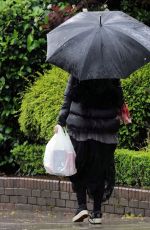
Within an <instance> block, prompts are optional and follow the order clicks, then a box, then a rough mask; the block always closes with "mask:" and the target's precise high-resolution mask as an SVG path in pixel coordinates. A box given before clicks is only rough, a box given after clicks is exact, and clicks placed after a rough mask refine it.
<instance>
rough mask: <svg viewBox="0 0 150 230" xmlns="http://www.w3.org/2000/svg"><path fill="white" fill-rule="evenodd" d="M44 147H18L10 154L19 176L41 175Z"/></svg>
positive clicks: (25, 145)
mask: <svg viewBox="0 0 150 230" xmlns="http://www.w3.org/2000/svg"><path fill="white" fill-rule="evenodd" d="M44 150H45V146H42V145H28V144H27V143H25V144H23V145H18V146H17V147H15V148H14V149H13V150H11V152H12V156H13V158H14V162H15V164H17V165H18V167H19V169H18V171H17V172H18V174H19V175H28V176H29V175H30V176H33V175H43V174H45V169H44V167H43V156H44Z"/></svg>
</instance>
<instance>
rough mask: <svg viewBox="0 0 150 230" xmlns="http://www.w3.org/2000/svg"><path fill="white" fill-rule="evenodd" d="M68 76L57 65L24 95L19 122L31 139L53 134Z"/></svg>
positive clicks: (39, 138)
mask: <svg viewBox="0 0 150 230" xmlns="http://www.w3.org/2000/svg"><path fill="white" fill-rule="evenodd" d="M67 77H68V74H67V73H66V72H65V71H63V70H61V69H59V68H56V67H55V68H53V69H52V70H50V71H49V72H47V73H45V75H44V76H41V77H40V78H39V79H38V80H37V81H36V82H35V84H34V85H33V86H32V87H31V88H29V89H28V91H27V92H26V94H25V95H24V98H23V101H22V105H21V115H20V118H19V123H20V127H21V131H23V132H24V134H25V135H26V136H27V137H28V138H29V139H30V141H33V142H36V141H37V142H39V141H42V140H43V141H44V140H48V139H49V138H50V137H51V136H52V134H53V128H54V125H55V124H56V117H57V115H58V113H59V110H60V105H61V104H62V101H63V92H64V89H65V85H66V81H67Z"/></svg>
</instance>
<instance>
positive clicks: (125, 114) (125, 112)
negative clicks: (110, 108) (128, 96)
mask: <svg viewBox="0 0 150 230" xmlns="http://www.w3.org/2000/svg"><path fill="white" fill-rule="evenodd" d="M119 115H120V118H121V120H122V121H123V123H124V124H130V123H132V121H131V116H130V112H129V109H128V105H127V104H126V103H124V104H123V106H122V107H121V110H120V114H119Z"/></svg>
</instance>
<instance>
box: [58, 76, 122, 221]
mask: <svg viewBox="0 0 150 230" xmlns="http://www.w3.org/2000/svg"><path fill="white" fill-rule="evenodd" d="M123 103H124V100H123V93H122V88H121V85H120V81H119V80H117V79H107V80H105V79H101V80H86V81H80V82H79V80H77V79H76V78H75V77H73V76H71V77H70V79H69V82H68V85H67V88H66V90H65V97H64V103H63V105H62V108H61V111H60V113H59V117H58V124H59V125H61V126H67V130H68V133H69V135H70V138H71V141H72V144H73V146H74V149H75V152H76V168H77V173H76V174H75V175H73V176H71V177H70V181H71V182H72V188H73V190H74V192H76V195H77V202H78V209H77V211H76V213H75V216H74V217H73V219H72V220H73V222H82V221H83V220H84V219H85V218H87V217H88V216H89V213H88V210H87V201H86V197H87V194H88V195H89V197H90V198H91V199H93V211H92V213H91V215H90V216H89V222H90V223H92V224H100V223H101V218H102V212H101V204H102V202H104V201H106V200H107V199H109V197H110V196H111V193H112V191H113V188H114V185H115V165H114V152H115V149H116V146H117V143H118V138H117V132H118V130H119V126H120V118H119V110H120V108H121V107H122V105H123ZM55 131H57V126H56V127H55Z"/></svg>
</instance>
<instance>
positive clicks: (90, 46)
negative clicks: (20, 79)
mask: <svg viewBox="0 0 150 230" xmlns="http://www.w3.org/2000/svg"><path fill="white" fill-rule="evenodd" d="M47 61H49V62H50V63H52V64H54V65H57V66H59V67H61V68H62V69H64V70H66V71H68V72H69V73H71V74H72V75H73V76H74V77H76V78H78V79H79V80H88V79H108V78H125V77H127V76H129V74H131V73H132V72H133V71H135V70H136V69H138V68H140V67H141V66H143V65H144V64H146V63H148V62H149V61H150V28H149V27H148V26H145V25H144V24H143V23H141V22H139V21H137V20H136V19H134V18H132V17H130V16H129V15H127V14H125V13H123V12H120V11H102V12H101V11H99V12H82V13H79V14H77V15H75V16H73V17H72V18H70V19H69V20H67V21H66V22H64V23H63V24H61V25H60V26H58V27H57V28H55V29H54V30H52V31H51V32H49V33H48V34H47Z"/></svg>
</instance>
